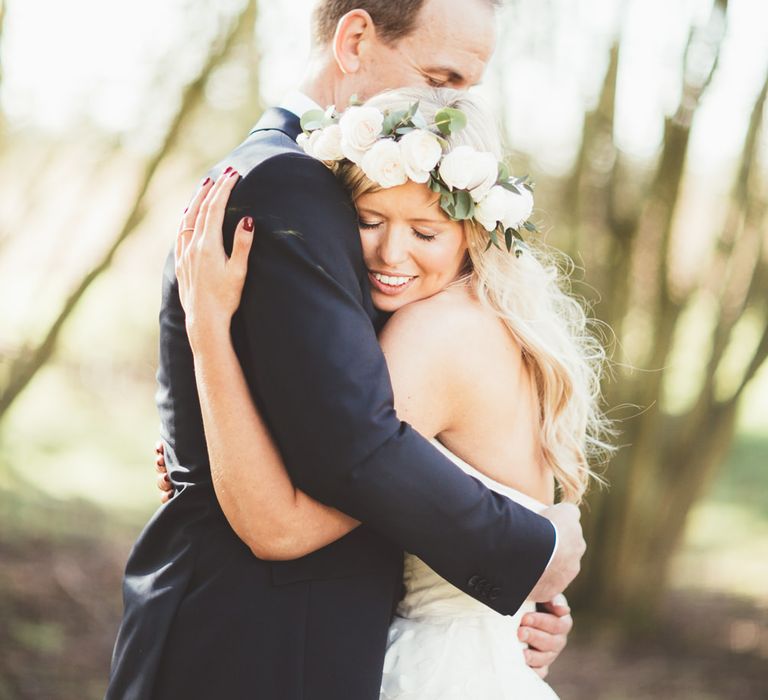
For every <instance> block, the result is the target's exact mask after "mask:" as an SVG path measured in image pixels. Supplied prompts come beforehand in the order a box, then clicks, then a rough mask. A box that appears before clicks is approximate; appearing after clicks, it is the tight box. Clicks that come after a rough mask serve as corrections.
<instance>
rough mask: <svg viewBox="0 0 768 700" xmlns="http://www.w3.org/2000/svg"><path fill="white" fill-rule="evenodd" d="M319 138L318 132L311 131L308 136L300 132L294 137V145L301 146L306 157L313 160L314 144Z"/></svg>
mask: <svg viewBox="0 0 768 700" xmlns="http://www.w3.org/2000/svg"><path fill="white" fill-rule="evenodd" d="M319 138H320V131H313V132H311V133H309V134H307V133H305V132H302V133H300V134H299V135H298V136H297V137H296V143H298V144H299V146H301V148H302V149H303V150H304V153H306V154H307V155H308V156H312V157H313V158H315V144H317V140H318V139H319Z"/></svg>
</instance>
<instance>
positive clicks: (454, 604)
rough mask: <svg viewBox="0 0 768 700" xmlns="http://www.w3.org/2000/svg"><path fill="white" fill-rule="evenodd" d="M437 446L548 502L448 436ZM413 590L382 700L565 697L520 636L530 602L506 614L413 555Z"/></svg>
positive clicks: (507, 492)
mask: <svg viewBox="0 0 768 700" xmlns="http://www.w3.org/2000/svg"><path fill="white" fill-rule="evenodd" d="M433 443H434V444H435V446H436V447H437V448H438V449H440V450H441V452H443V453H444V454H445V455H446V456H447V457H448V458H449V459H450V460H451V461H453V462H454V463H455V464H456V465H457V466H459V467H460V468H461V469H462V470H463V471H465V472H466V473H467V474H470V475H471V476H474V477H475V478H476V479H478V480H479V481H481V482H482V483H483V484H485V485H486V486H487V487H488V488H490V489H493V490H494V491H496V492H498V493H501V494H503V495H504V496H507V497H508V498H511V499H512V500H514V501H517V502H518V503H520V504H521V505H523V506H525V507H526V508H529V509H531V510H535V511H540V510H542V509H543V508H545V507H546V506H545V505H544V504H543V503H540V502H539V501H536V500H534V499H533V498H531V497H530V496H526V495H525V494H524V493H520V492H519V491H517V490H515V489H513V488H510V487H509V486H504V484H500V483H499V482H497V481H494V480H493V479H490V478H489V477H487V476H485V475H484V474H482V473H481V472H479V471H477V469H475V468H474V467H472V466H471V465H469V464H467V463H466V462H464V461H463V460H462V459H460V458H459V457H457V456H456V455H455V454H453V453H452V452H451V451H450V450H448V449H447V448H446V447H444V446H443V445H442V444H441V443H439V442H437V441H436V440H433ZM404 581H405V591H406V592H405V597H404V598H403V600H402V601H401V602H400V604H399V606H398V609H397V615H396V617H395V619H394V621H393V622H392V625H391V626H390V628H389V642H388V646H387V654H386V657H385V660H384V676H383V679H382V686H381V695H380V700H395V699H397V700H557V695H556V694H555V692H554V691H553V690H552V688H550V687H549V685H547V684H546V683H545V682H544V681H543V680H541V679H540V678H539V677H538V676H537V675H536V674H535V673H534V672H533V671H532V670H531V669H530V668H529V667H528V666H527V665H526V663H525V657H524V656H523V649H525V647H526V645H525V644H523V643H522V642H520V641H519V640H518V638H517V629H518V627H519V626H520V620H521V618H522V617H523V615H524V614H525V613H527V612H530V611H531V610H534V609H535V606H534V604H533V603H531V602H526V603H524V604H523V606H522V608H521V609H520V610H519V611H518V612H517V614H516V615H514V616H509V615H501V614H499V613H497V612H495V611H494V610H492V609H491V608H489V607H487V606H485V605H483V604H482V603H480V602H479V601H477V600H475V599H474V598H472V597H471V596H469V595H467V594H466V593H464V592H462V591H460V590H459V589H458V588H456V587H455V586H453V585H452V584H450V583H448V581H446V580H445V579H443V578H441V577H440V576H438V574H437V573H435V572H434V571H433V570H432V569H430V568H429V567H428V566H427V565H426V564H425V563H424V562H423V561H421V559H419V558H418V557H415V556H413V555H412V554H408V553H406V554H405V569H404Z"/></svg>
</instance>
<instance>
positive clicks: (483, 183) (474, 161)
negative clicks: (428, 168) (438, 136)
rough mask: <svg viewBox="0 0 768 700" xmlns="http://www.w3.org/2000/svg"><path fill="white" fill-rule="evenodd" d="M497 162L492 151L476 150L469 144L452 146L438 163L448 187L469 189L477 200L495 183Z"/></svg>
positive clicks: (497, 171)
mask: <svg viewBox="0 0 768 700" xmlns="http://www.w3.org/2000/svg"><path fill="white" fill-rule="evenodd" d="M498 174H499V164H498V163H497V161H496V157H495V156H494V155H493V153H488V152H485V151H476V150H475V149H474V148H471V147H470V146H459V147H458V148H454V149H453V150H452V151H451V152H450V153H448V154H447V155H446V156H445V157H444V158H443V162H442V163H440V177H441V178H442V179H443V182H445V184H446V185H448V187H450V188H451V189H457V190H469V191H470V193H471V194H472V199H473V200H474V201H475V202H479V201H481V200H482V199H483V197H485V196H486V195H487V194H488V192H489V191H490V189H491V188H492V187H493V186H494V185H495V184H496V180H497V179H498Z"/></svg>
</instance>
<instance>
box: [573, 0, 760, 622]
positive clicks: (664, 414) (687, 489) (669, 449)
mask: <svg viewBox="0 0 768 700" xmlns="http://www.w3.org/2000/svg"><path fill="white" fill-rule="evenodd" d="M726 11H727V0H716V1H715V2H714V3H713V8H712V12H711V15H710V19H709V22H708V24H707V26H705V27H703V28H700V29H696V30H692V31H691V33H690V35H689V40H688V46H687V50H686V53H685V59H684V65H683V85H682V90H681V98H680V103H679V106H678V108H677V111H676V113H675V114H674V115H673V116H671V117H668V118H667V119H666V123H665V127H664V138H663V143H662V147H661V153H660V156H659V158H658V162H657V164H656V167H655V170H654V171H653V174H652V176H651V177H650V178H646V179H645V180H643V177H642V175H641V174H640V173H637V172H633V171H632V168H630V167H629V166H628V165H627V164H626V163H625V162H624V160H623V159H622V156H621V153H620V152H619V150H618V149H617V148H616V146H615V144H614V142H613V117H614V113H615V94H616V80H617V75H618V72H619V54H620V47H619V45H618V43H617V44H615V45H614V46H613V47H612V48H611V53H610V60H609V68H608V70H607V72H606V76H605V81H604V85H603V90H602V95H601V98H600V100H599V103H598V106H597V108H596V109H595V111H594V112H593V113H592V114H590V115H588V116H587V118H586V120H585V124H584V131H583V134H582V144H581V148H580V151H579V155H578V157H577V159H576V162H575V165H574V169H573V172H572V174H571V176H570V179H569V182H568V183H567V186H566V189H565V193H566V196H565V202H564V215H565V216H567V217H569V218H568V219H566V221H567V223H568V234H567V235H568V240H569V241H570V243H571V245H572V246H573V247H572V249H571V251H570V252H571V254H572V255H576V254H579V255H582V256H583V257H584V259H585V267H586V270H587V274H588V276H589V280H590V284H591V285H593V286H594V288H595V289H596V291H597V293H598V294H599V296H600V299H601V301H599V303H596V305H595V309H596V313H597V315H598V316H599V318H600V319H601V320H603V321H605V322H606V323H607V324H609V325H610V327H611V328H612V329H613V331H614V332H615V334H616V342H617V345H618V346H619V347H621V348H627V350H628V352H629V354H630V356H629V358H628V360H627V361H628V362H629V363H630V364H632V365H634V367H635V368H637V369H636V370H634V371H633V370H627V369H626V368H620V369H618V370H617V373H616V377H615V379H614V380H613V381H611V382H608V383H606V386H605V395H606V398H607V404H608V406H609V407H617V406H639V407H640V408H641V409H642V413H641V414H640V415H637V416H635V417H634V418H631V419H629V420H627V421H624V422H622V423H621V424H620V425H619V428H620V430H621V431H622V435H621V439H620V442H621V443H622V444H624V445H626V446H625V447H624V448H623V449H622V450H621V451H620V452H619V453H618V454H617V455H616V456H615V458H614V459H613V460H612V463H611V466H610V468H609V470H608V471H607V478H608V480H609V482H610V487H609V489H608V490H604V491H600V492H594V493H592V494H591V495H590V497H589V508H588V509H587V512H586V513H585V523H584V524H585V530H586V534H587V539H588V541H589V543H590V547H589V551H588V553H587V558H586V559H585V563H584V573H583V575H582V577H581V580H579V581H577V584H576V586H575V587H574V591H573V597H574V598H575V599H576V600H578V602H579V603H580V604H581V606H582V607H587V608H591V609H592V610H593V611H595V612H597V613H600V614H605V615H607V616H610V617H613V618H616V617H617V616H618V617H620V618H623V619H624V620H625V621H634V622H637V623H640V624H642V623H644V622H647V621H649V620H650V619H651V615H652V613H653V611H654V609H655V606H656V604H657V602H658V599H659V596H660V594H661V593H662V592H663V589H664V583H665V582H666V579H667V576H668V570H669V564H670V560H671V557H672V555H673V554H674V551H675V549H676V547H677V545H678V544H679V543H680V540H681V538H682V535H683V532H684V528H685V523H686V518H687V515H688V513H689V512H690V510H691V507H692V506H693V505H694V504H695V502H696V501H697V499H698V498H699V497H700V496H701V495H702V494H703V493H704V492H705V490H706V488H707V486H708V485H709V484H710V483H711V481H712V479H713V477H714V475H715V474H716V472H717V469H718V467H719V466H720V464H722V462H723V460H724V457H725V455H726V453H727V450H728V447H729V445H730V443H731V441H732V438H733V434H734V426H735V418H736V409H737V407H738V401H739V399H740V397H741V395H742V393H743V391H744V389H745V388H746V387H747V385H748V384H749V382H750V381H751V380H752V378H753V377H754V376H755V374H756V373H757V371H758V369H759V368H760V367H761V365H762V364H763V362H764V361H765V359H766V355H767V354H768V304H767V303H766V299H767V298H768V294H766V292H768V260H767V259H766V252H767V251H766V241H765V230H766V223H768V220H767V218H766V210H767V209H768V207H767V206H766V198H765V188H764V187H763V186H762V183H761V182H760V179H761V172H760V164H759V163H758V162H757V157H756V156H757V152H758V147H759V143H760V138H761V130H762V129H763V125H764V121H765V120H764V109H765V102H766V93H767V92H768V75H767V76H766V79H765V83H764V84H763V87H762V90H761V91H760V93H759V95H758V96H757V99H756V101H755V103H754V108H753V110H752V114H751V118H750V123H749V129H748V132H747V135H746V137H745V141H744V147H743V150H742V155H741V159H740V164H739V170H738V175H737V179H736V181H735V183H734V185H733V189H732V194H731V197H730V205H729V212H728V216H727V218H726V222H725V227H724V229H723V231H722V232H721V234H720V236H719V237H718V238H717V240H716V242H715V245H714V246H713V248H712V250H711V251H710V255H711V260H710V264H708V265H703V266H702V269H701V270H700V274H699V275H697V277H696V279H695V281H694V282H692V283H690V284H688V285H687V286H686V285H683V284H681V283H680V282H679V281H678V280H676V279H675V269H674V264H675V261H674V259H673V256H672V252H673V246H672V243H673V240H674V233H675V231H674V229H675V226H674V222H675V214H676V212H677V211H678V207H679V206H680V200H681V192H682V190H683V187H684V183H685V163H686V156H687V152H688V143H689V138H690V134H691V127H692V125H693V123H694V121H695V116H696V112H697V110H698V108H699V105H700V103H701V100H702V98H703V96H704V94H705V93H706V90H707V88H708V87H709V85H710V82H711V80H712V77H713V75H714V74H715V72H716V70H717V66H718V59H719V54H720V47H721V44H722V40H723V37H724V34H725V16H726ZM691 57H695V60H694V58H691ZM689 58H690V60H689ZM703 61H704V62H703ZM703 68H704V69H703ZM606 173H607V175H606ZM638 183H640V184H638ZM587 234H588V235H589V245H588V246H587V245H586V242H585V241H586V236H587ZM702 298H712V299H714V300H715V301H716V304H715V305H716V311H715V312H714V313H713V315H712V319H711V323H712V338H711V344H710V345H709V347H696V348H689V349H686V352H689V353H691V354H692V355H693V354H695V355H696V357H701V356H702V355H704V356H706V358H707V363H706V369H705V371H704V373H703V376H702V378H701V381H700V385H699V386H698V390H697V393H696V396H695V399H694V400H693V401H692V403H691V405H690V407H689V408H687V409H686V410H684V411H683V412H682V413H672V412H671V411H670V410H669V409H668V408H667V407H666V405H665V402H664V386H665V382H666V381H667V380H668V377H669V374H670V358H671V353H672V351H673V349H674V348H675V343H679V342H681V340H684V338H682V335H681V332H680V321H681V317H682V315H683V312H684V311H686V310H687V309H689V308H690V307H691V305H692V304H694V303H696V302H697V301H699V300H700V299H702ZM592 301H594V302H597V301H598V300H597V299H596V298H595V299H592ZM745 314H748V315H749V317H750V318H751V320H752V322H753V323H754V324H756V325H757V326H758V327H759V328H760V329H762V332H761V334H760V336H759V339H758V340H757V342H756V343H755V345H754V347H752V348H750V349H749V350H750V352H749V357H748V359H747V360H746V362H745V363H744V364H743V366H742V369H741V375H740V376H738V377H737V378H736V379H735V380H732V381H731V382H730V384H729V383H728V382H726V381H721V380H722V379H723V377H724V376H725V371H724V363H723V360H724V357H725V355H726V351H727V350H728V349H729V347H730V345H731V341H732V339H733V332H734V329H735V328H736V327H737V325H738V324H739V323H740V321H743V320H744V319H746V318H747V316H745ZM638 325H641V326H642V328H643V329H644V330H645V333H644V334H640V333H638V331H637V326H638ZM622 359H623V358H622Z"/></svg>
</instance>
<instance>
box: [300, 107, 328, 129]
mask: <svg viewBox="0 0 768 700" xmlns="http://www.w3.org/2000/svg"><path fill="white" fill-rule="evenodd" d="M324 123H325V112H324V111H323V110H322V109H310V110H309V111H308V112H304V114H302V115H301V128H302V129H304V131H314V130H315V129H322V128H323V124H324Z"/></svg>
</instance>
